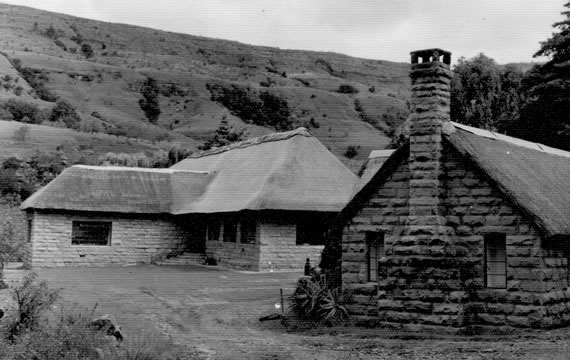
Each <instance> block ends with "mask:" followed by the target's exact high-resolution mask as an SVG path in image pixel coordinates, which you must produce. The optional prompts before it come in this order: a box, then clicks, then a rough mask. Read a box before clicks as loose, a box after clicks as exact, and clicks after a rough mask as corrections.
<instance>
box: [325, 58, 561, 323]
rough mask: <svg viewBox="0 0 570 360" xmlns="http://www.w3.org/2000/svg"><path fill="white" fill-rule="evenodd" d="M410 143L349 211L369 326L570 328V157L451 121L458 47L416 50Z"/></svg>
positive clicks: (346, 255) (348, 273) (377, 172)
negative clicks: (453, 63) (453, 67)
mask: <svg viewBox="0 0 570 360" xmlns="http://www.w3.org/2000/svg"><path fill="white" fill-rule="evenodd" d="M411 57H412V64H411V73H410V76H411V80H412V99H411V104H412V115H411V117H410V120H409V122H410V133H409V140H408V141H407V143H405V144H404V145H403V146H402V147H401V148H399V149H398V150H396V151H395V152H394V153H393V154H391V155H390V156H389V158H388V159H387V160H386V161H385V162H383V164H382V165H381V166H380V167H376V168H374V169H372V170H370V171H368V172H366V171H365V172H364V173H367V176H366V177H365V178H363V179H362V183H361V184H360V185H358V186H357V189H359V190H358V191H357V192H356V193H355V194H354V195H353V197H352V199H351V200H350V201H349V203H348V205H347V206H346V207H345V208H344V209H343V210H342V212H341V214H340V215H339V217H338V221H337V224H336V228H337V230H338V233H342V235H339V236H341V239H342V240H341V245H342V246H341V247H342V262H341V265H340V268H341V277H342V284H343V286H345V287H348V288H350V289H352V290H353V292H354V300H355V301H354V303H353V304H351V305H350V306H349V310H350V312H351V313H352V314H353V315H354V316H355V317H356V318H357V319H359V321H364V322H372V323H381V324H383V325H384V326H394V327H397V328H404V329H410V330H416V329H425V328H429V327H437V328H443V329H446V330H447V331H452V332H455V331H460V330H462V331H465V330H466V329H468V330H470V331H474V330H476V329H481V328H483V329H484V328H485V327H487V326H492V327H495V328H496V326H505V327H523V328H526V327H537V328H549V327H558V326H563V325H566V324H568V323H569V322H570V309H569V307H568V306H569V305H570V302H569V300H568V299H569V298H570V291H569V290H568V281H569V277H570V272H569V261H568V256H569V255H568V250H567V247H568V241H570V186H569V183H568V179H570V153H568V152H564V151H561V150H558V149H553V148H549V147H547V146H544V145H541V144H535V143H530V142H526V141H523V140H520V139H516V138H512V137H508V136H504V135H501V134H497V133H493V132H491V131H486V130H481V129H476V128H472V127H468V126H464V125H460V124H456V123H452V122H451V121H450V119H449V101H450V89H449V87H450V80H451V77H452V73H451V72H450V57H451V54H450V53H449V52H446V51H443V50H440V49H430V50H424V51H416V52H412V53H411Z"/></svg>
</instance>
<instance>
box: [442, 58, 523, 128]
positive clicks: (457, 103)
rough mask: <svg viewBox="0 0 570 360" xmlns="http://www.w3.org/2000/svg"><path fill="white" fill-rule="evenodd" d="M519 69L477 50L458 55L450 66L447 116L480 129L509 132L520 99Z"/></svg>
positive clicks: (516, 113) (514, 121) (520, 74)
mask: <svg viewBox="0 0 570 360" xmlns="http://www.w3.org/2000/svg"><path fill="white" fill-rule="evenodd" d="M521 80H522V72H521V71H520V70H518V69H517V68H516V67H514V66H500V65H498V64H497V63H496V62H495V61H494V60H493V59H491V58H489V57H487V56H485V55H484V54H479V55H477V56H475V57H474V58H472V59H469V60H467V59H465V58H460V59H459V61H458V63H457V65H455V67H454V68H453V80H452V82H451V119H452V120H453V121H457V122H459V123H462V124H465V125H470V126H475V127H479V128H483V129H488V130H493V131H499V132H502V133H510V132H511V130H512V127H513V124H514V123H516V121H517V120H518V117H519V108H520V106H521V102H522V96H521V95H520V87H521Z"/></svg>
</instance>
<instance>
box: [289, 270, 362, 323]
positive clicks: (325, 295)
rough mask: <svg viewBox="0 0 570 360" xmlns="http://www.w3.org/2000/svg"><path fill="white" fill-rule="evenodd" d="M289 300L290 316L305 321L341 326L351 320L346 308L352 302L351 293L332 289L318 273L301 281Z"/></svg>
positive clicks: (339, 288) (337, 288) (341, 289)
mask: <svg viewBox="0 0 570 360" xmlns="http://www.w3.org/2000/svg"><path fill="white" fill-rule="evenodd" d="M289 300H290V302H291V308H290V314H291V315H293V316H294V317H296V318H298V319H301V320H304V321H310V322H314V323H321V324H324V325H340V324H342V323H345V322H347V321H348V320H349V318H350V316H349V314H348V310H347V308H346V304H349V303H350V302H351V301H352V295H351V293H350V291H348V290H347V289H343V288H341V287H336V288H331V284H329V283H327V281H326V280H325V278H324V277H323V276H321V275H320V274H318V273H314V274H313V275H312V276H311V277H310V278H306V277H305V278H301V279H299V281H298V283H297V288H296V289H295V292H294V293H293V294H292V295H291V296H290V297H289Z"/></svg>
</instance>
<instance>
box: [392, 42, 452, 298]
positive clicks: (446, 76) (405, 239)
mask: <svg viewBox="0 0 570 360" xmlns="http://www.w3.org/2000/svg"><path fill="white" fill-rule="evenodd" d="M411 55H412V64H411V73H410V77H411V80H412V97H411V112H412V114H411V122H410V154H409V158H408V165H409V172H410V184H409V203H408V205H409V215H408V218H407V221H406V226H405V231H404V233H403V236H402V237H401V238H400V241H399V243H397V244H396V246H395V247H394V255H396V257H399V258H400V260H402V261H403V262H402V264H404V266H406V267H407V268H408V269H409V270H410V271H409V274H408V275H409V278H408V279H409V280H410V282H408V284H409V286H410V287H411V288H420V289H421V288H423V287H424V286H425V284H423V282H424V281H425V279H426V278H430V277H431V278H432V281H437V282H438V283H439V282H440V281H441V282H442V283H447V282H448V281H449V280H450V279H449V278H448V274H447V273H446V271H437V270H436V269H437V268H438V267H439V266H440V265H438V264H439V262H440V260H441V259H443V258H445V257H450V256H451V257H454V256H455V254H454V252H455V250H454V247H453V230H452V228H451V227H449V226H447V223H446V219H445V212H444V208H443V197H444V196H445V194H444V191H445V189H444V187H443V183H442V175H443V171H444V169H443V164H442V162H441V160H442V141H443V138H442V136H443V134H446V133H450V132H452V131H454V128H453V126H452V124H451V122H450V118H449V104H450V82H451V78H452V73H451V70H450V62H451V53H449V52H448V51H444V50H441V49H428V50H420V51H414V52H412V53H411ZM434 273H437V274H441V276H442V278H440V279H436V278H434V277H433V274H434ZM428 274H430V275H428Z"/></svg>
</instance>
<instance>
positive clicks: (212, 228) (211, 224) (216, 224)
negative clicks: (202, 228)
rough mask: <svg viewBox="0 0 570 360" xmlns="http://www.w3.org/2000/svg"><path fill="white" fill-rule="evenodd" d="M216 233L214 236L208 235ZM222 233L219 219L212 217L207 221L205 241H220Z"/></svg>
mask: <svg viewBox="0 0 570 360" xmlns="http://www.w3.org/2000/svg"><path fill="white" fill-rule="evenodd" d="M214 233H215V235H217V236H216V237H215V238H214V237H210V235H213V234H214ZM221 234H222V222H221V221H220V220H217V219H214V220H210V221H208V226H207V228H206V240H207V241H220V240H221Z"/></svg>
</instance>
